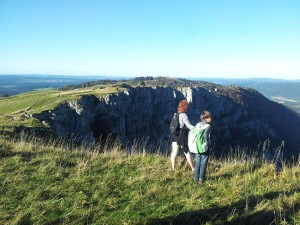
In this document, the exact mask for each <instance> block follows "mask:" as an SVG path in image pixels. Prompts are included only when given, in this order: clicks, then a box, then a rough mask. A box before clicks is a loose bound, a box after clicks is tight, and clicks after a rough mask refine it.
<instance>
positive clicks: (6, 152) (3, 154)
mask: <svg viewBox="0 0 300 225" xmlns="http://www.w3.org/2000/svg"><path fill="white" fill-rule="evenodd" d="M12 150H13V148H12V147H10V146H7V145H6V146H0V159H3V158H9V157H14V156H20V157H21V161H23V162H29V161H31V160H32V159H33V158H34V157H36V154H35V153H32V152H28V151H22V152H17V151H12Z"/></svg>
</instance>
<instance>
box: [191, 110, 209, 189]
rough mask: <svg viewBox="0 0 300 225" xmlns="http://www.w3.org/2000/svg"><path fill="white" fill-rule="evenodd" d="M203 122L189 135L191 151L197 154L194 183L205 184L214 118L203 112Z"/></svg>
mask: <svg viewBox="0 0 300 225" xmlns="http://www.w3.org/2000/svg"><path fill="white" fill-rule="evenodd" d="M200 118H201V122H200V123H197V124H196V127H195V129H193V130H192V131H190V133H189V147H190V151H191V152H194V153H196V163H195V170H194V181H195V182H196V183H203V182H204V181H205V180H206V168H207V163H208V155H209V145H210V131H211V126H210V124H211V122H212V116H211V113H210V112H209V111H203V112H202V113H201V115H200Z"/></svg>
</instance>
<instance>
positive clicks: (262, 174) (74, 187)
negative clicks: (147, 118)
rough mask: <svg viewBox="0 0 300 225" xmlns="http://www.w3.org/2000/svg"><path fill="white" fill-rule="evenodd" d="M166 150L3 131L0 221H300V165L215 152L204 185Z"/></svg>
mask: <svg viewBox="0 0 300 225" xmlns="http://www.w3.org/2000/svg"><path fill="white" fill-rule="evenodd" d="M54 146H56V147H54ZM100 152H101V153H100ZM168 154H169V153H168V151H166V155H162V154H151V155H148V154H145V153H142V152H140V151H138V150H136V149H133V154H131V155H129V154H126V153H124V152H123V151H121V150H120V149H119V146H118V144H117V143H115V144H114V145H113V146H111V147H108V146H96V147H94V148H92V149H90V151H83V150H82V149H80V148H78V147H77V148H75V147H71V146H70V145H64V144H59V143H57V142H56V143H52V142H47V143H46V142H45V141H42V140H40V139H35V138H30V139H28V138H27V137H21V139H18V140H8V139H7V138H4V137H1V138H0V180H1V186H0V195H1V198H0V224H299V223H300V205H299V202H300V193H299V190H300V182H299V181H300V180H299V174H300V168H299V163H298V165H295V166H291V167H286V166H284V168H283V171H282V172H280V173H279V174H276V173H275V170H274V167H273V166H272V165H270V164H261V163H260V162H257V161H255V160H253V159H251V158H250V159H248V160H245V159H243V158H242V157H227V158H225V159H222V160H216V159H214V158H211V159H210V162H209V168H208V180H207V182H206V183H205V184H203V185H200V186H199V185H196V184H194V183H193V181H192V172H191V171H190V170H189V168H188V166H187V165H186V162H185V160H184V158H181V159H179V162H178V168H177V172H176V173H174V172H173V171H171V170H170V162H169V157H167V155H168Z"/></svg>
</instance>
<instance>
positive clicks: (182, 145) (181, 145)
mask: <svg viewBox="0 0 300 225" xmlns="http://www.w3.org/2000/svg"><path fill="white" fill-rule="evenodd" d="M188 106H189V103H188V101H187V100H182V101H181V102H179V104H178V108H177V113H178V114H179V128H180V130H179V132H178V135H176V134H172V153H171V164H172V169H173V170H174V171H175V167H176V157H177V155H178V152H179V149H181V150H182V151H183V153H184V155H185V157H186V159H187V162H188V164H189V165H190V167H191V169H192V170H193V171H194V165H193V161H192V158H191V154H190V152H189V147H188V133H189V130H191V129H193V128H194V126H193V125H192V124H191V123H190V121H189V118H188V116H187V114H186V111H187V110H188Z"/></svg>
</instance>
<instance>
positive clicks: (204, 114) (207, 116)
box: [200, 110, 212, 120]
mask: <svg viewBox="0 0 300 225" xmlns="http://www.w3.org/2000/svg"><path fill="white" fill-rule="evenodd" d="M200 118H201V119H202V120H205V119H207V118H212V116H211V113H210V112H209V111H206V110H205V111H202V113H201V115H200Z"/></svg>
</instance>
